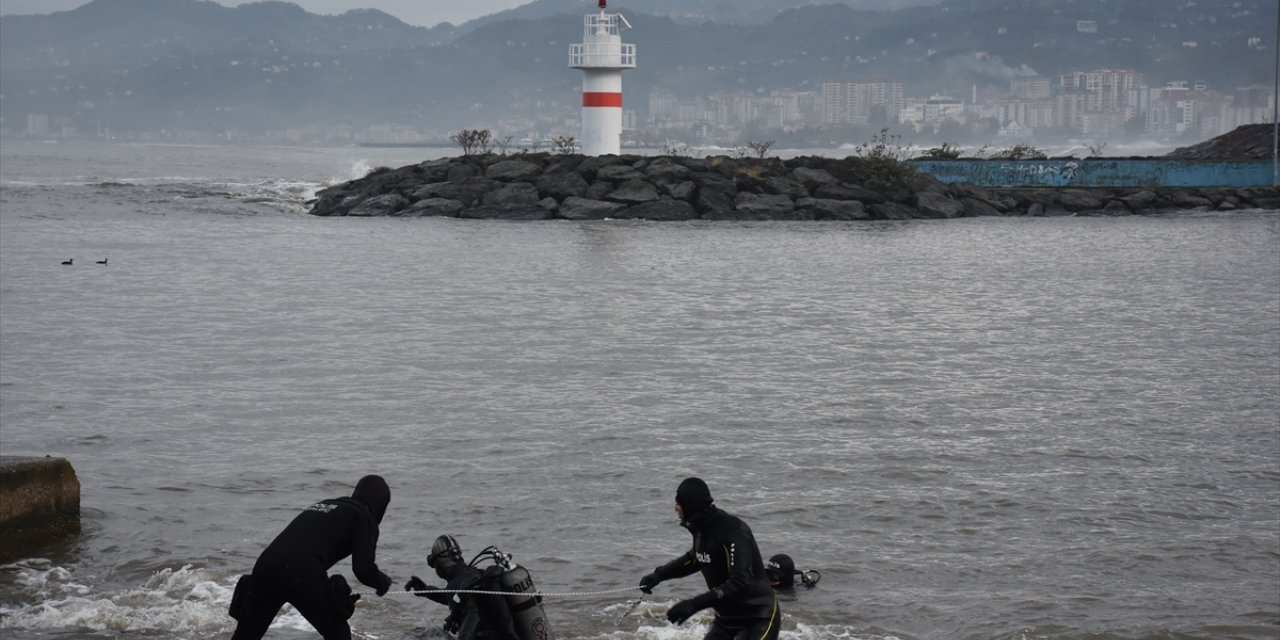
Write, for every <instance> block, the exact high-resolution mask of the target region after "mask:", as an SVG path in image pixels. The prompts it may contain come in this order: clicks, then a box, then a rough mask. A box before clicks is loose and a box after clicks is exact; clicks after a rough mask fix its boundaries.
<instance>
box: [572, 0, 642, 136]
mask: <svg viewBox="0 0 1280 640" xmlns="http://www.w3.org/2000/svg"><path fill="white" fill-rule="evenodd" d="M607 4H608V0H600V13H590V14H587V15H586V16H585V19H584V20H583V27H582V44H571V45H569V66H570V67H572V68H574V69H582V153H583V154H585V155H588V156H603V155H609V154H613V155H618V154H619V152H620V150H621V148H622V70H623V69H634V68H635V67H636V46H635V45H634V44H623V43H622V27H623V26H625V27H627V28H628V29H629V28H631V23H629V22H627V19H626V18H624V17H622V15H621V14H617V13H606V12H605V9H606V8H607Z"/></svg>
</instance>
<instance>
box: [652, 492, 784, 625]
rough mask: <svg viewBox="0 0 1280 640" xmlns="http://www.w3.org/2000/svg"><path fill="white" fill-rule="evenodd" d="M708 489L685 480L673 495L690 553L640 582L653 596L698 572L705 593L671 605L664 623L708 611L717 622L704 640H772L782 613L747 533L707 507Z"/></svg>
mask: <svg viewBox="0 0 1280 640" xmlns="http://www.w3.org/2000/svg"><path fill="white" fill-rule="evenodd" d="M712 502H713V501H712V498H711V490H710V489H709V488H707V483H705V482H703V481H702V480H701V479H699V478H687V479H685V480H684V481H683V482H681V483H680V487H679V489H677V490H676V514H677V515H678V516H680V525H681V526H683V527H685V528H686V529H688V530H689V532H690V533H692V534H693V548H692V549H690V550H689V551H687V552H685V554H684V555H682V556H680V557H678V558H676V559H675V560H672V561H671V562H668V563H667V564H665V565H662V566H661V567H658V568H657V569H655V570H654V572H653V573H650V574H649V575H647V576H645V577H643V578H641V579H640V589H641V590H642V591H644V592H645V593H652V592H653V588H654V587H655V586H657V585H658V583H660V582H662V581H664V580H670V579H672V578H683V577H685V576H690V575H693V574H695V573H697V572H698V571H702V577H703V579H704V580H705V581H706V583H707V589H708V591H707V592H706V593H703V594H701V595H699V596H697V597H694V598H690V599H688V600H684V601H681V602H678V603H676V604H675V606H673V607H671V609H670V610H669V611H668V612H667V620H670V621H671V622H674V623H676V624H681V623H683V622H684V621H685V620H688V619H689V618H691V617H693V614H695V613H697V612H699V611H701V610H703V609H706V608H707V607H712V608H714V609H715V612H716V618H715V621H714V622H712V623H711V630H710V631H708V632H707V635H706V638H705V640H777V637H778V626H779V625H780V623H781V622H782V611H781V610H780V609H779V607H778V599H777V597H775V596H774V593H773V589H772V588H771V587H770V586H769V581H768V579H767V578H766V577H765V571H764V561H763V560H762V559H761V558H760V549H759V548H758V547H757V546H756V540H755V536H753V535H752V534H751V528H750V527H748V526H747V524H746V523H745V522H743V521H742V520H741V519H739V518H738V517H736V516H733V515H730V514H728V513H725V512H724V511H722V510H720V508H719V507H716V506H715V505H714V504H712Z"/></svg>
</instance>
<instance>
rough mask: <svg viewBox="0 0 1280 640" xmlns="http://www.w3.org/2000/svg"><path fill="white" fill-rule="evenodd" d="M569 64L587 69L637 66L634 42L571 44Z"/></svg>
mask: <svg viewBox="0 0 1280 640" xmlns="http://www.w3.org/2000/svg"><path fill="white" fill-rule="evenodd" d="M569 66H570V67H581V68H587V69H613V68H619V69H631V68H635V66H636V46H635V45H634V44H615V43H608V44H596V43H583V44H571V45H569Z"/></svg>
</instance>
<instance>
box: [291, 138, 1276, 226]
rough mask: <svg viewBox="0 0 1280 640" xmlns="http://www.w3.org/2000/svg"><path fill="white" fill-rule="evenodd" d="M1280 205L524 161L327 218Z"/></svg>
mask: <svg viewBox="0 0 1280 640" xmlns="http://www.w3.org/2000/svg"><path fill="white" fill-rule="evenodd" d="M1252 208H1262V209H1280V190H1277V189H1273V188H1255V189H1223V188H1200V189H1197V188H1176V189H1175V188H1088V189H1084V188H1079V189H1072V188H1016V189H1013V188H1009V189H1005V188H980V187H976V186H973V185H968V184H950V185H948V184H944V183H942V182H940V181H938V180H937V179H936V178H934V177H932V176H930V175H927V174H920V173H915V172H914V171H913V170H911V169H910V168H909V167H908V166H906V165H900V166H897V167H892V166H890V167H887V168H886V166H885V165H883V164H882V165H875V164H872V163H868V162H866V160H865V159H862V158H856V157H852V158H820V157H801V158H793V159H790V160H781V159H777V158H761V159H755V158H751V159H747V158H729V157H723V156H720V157H711V158H690V157H684V156H656V157H655V156H602V157H585V156H580V155H549V154H521V155H516V156H502V155H492V154H490V155H477V156H461V157H454V158H444V159H440V160H431V161H428V162H423V163H421V164H416V165H409V166H405V167H400V168H398V169H389V168H382V169H376V170H374V171H373V172H371V173H370V174H369V175H367V176H365V177H364V178H360V179H358V180H352V181H350V182H346V183H343V184H340V185H336V186H333V187H329V188H327V189H324V190H323V191H321V192H320V193H319V194H318V195H317V199H316V200H315V201H314V202H313V203H312V208H311V211H310V213H311V214H313V215H317V216H357V217H382V216H398V217H429V216H447V217H455V218H484V219H506V220H549V219H563V220H602V219H645V220H657V221H679V220H697V219H702V220H819V221H820V220H906V219H930V218H932V219H942V218H962V217H975V216H1065V215H1097V216H1114V215H1132V214H1141V215H1150V214H1158V213H1161V212H1168V211H1175V210H1187V209H1196V210H1207V211H1232V210H1237V209H1252Z"/></svg>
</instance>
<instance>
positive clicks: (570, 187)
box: [537, 171, 591, 200]
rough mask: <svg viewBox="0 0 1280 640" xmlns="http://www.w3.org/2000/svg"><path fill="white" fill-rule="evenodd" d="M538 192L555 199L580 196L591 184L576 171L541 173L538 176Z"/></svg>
mask: <svg viewBox="0 0 1280 640" xmlns="http://www.w3.org/2000/svg"><path fill="white" fill-rule="evenodd" d="M537 184H538V192H539V193H541V194H542V195H544V196H549V197H552V198H555V199H557V200H564V199H565V198H568V197H579V198H580V197H582V195H583V194H585V193H586V192H587V187H589V186H591V185H590V184H589V183H588V182H587V181H586V180H584V179H583V178H582V176H580V175H578V172H577V171H555V172H549V173H544V174H542V177H541V178H538V183H537Z"/></svg>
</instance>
